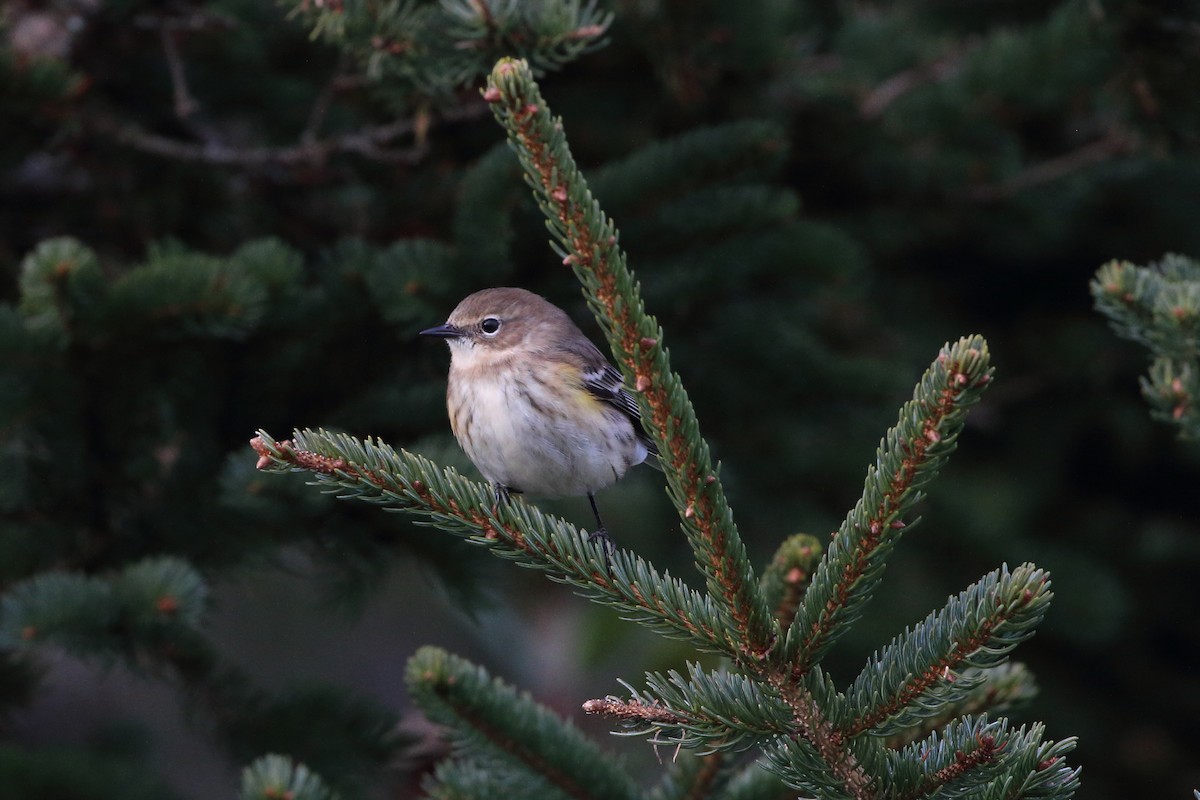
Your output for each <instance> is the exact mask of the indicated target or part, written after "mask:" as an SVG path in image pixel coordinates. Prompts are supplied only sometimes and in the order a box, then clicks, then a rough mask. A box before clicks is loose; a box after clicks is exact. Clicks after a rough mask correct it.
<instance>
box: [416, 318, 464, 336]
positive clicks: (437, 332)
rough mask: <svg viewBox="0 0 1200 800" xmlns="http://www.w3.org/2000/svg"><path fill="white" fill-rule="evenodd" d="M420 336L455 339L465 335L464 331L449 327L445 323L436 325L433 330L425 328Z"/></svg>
mask: <svg viewBox="0 0 1200 800" xmlns="http://www.w3.org/2000/svg"><path fill="white" fill-rule="evenodd" d="M420 335H421V336H436V337H438V338H439V339H457V338H458V337H460V336H464V335H466V331H464V330H463V329H462V328H460V327H458V326H457V325H451V324H450V323H449V322H447V323H446V324H445V325H438V326H436V327H433V328H426V329H425V330H423V331H421V333H420Z"/></svg>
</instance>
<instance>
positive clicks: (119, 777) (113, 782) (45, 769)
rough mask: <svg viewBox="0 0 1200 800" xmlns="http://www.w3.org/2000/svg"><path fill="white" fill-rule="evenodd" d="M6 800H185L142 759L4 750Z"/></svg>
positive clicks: (0, 767)
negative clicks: (151, 772) (116, 794)
mask: <svg viewBox="0 0 1200 800" xmlns="http://www.w3.org/2000/svg"><path fill="white" fill-rule="evenodd" d="M0 774H2V775H3V776H4V797H5V800H105V798H108V797H112V796H114V795H113V794H112V792H113V790H114V789H116V790H117V791H119V792H120V795H119V796H120V797H123V798H128V799H129V800H180V798H181V795H179V794H177V793H176V792H174V791H172V790H171V789H169V788H168V787H167V786H166V785H164V784H163V783H162V782H161V781H160V780H157V779H155V778H152V777H150V776H149V775H148V774H147V770H146V765H145V764H143V763H140V762H139V761H138V760H137V759H131V758H122V757H117V756H115V754H113V753H104V752H91V753H80V752H79V751H78V750H76V749H66V748H59V749H52V748H44V749H40V750H37V751H25V750H21V749H19V748H17V747H14V746H12V745H3V746H0Z"/></svg>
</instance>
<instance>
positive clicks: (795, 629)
mask: <svg viewBox="0 0 1200 800" xmlns="http://www.w3.org/2000/svg"><path fill="white" fill-rule="evenodd" d="M991 377H992V369H991V367H990V366H989V356H988V350H987V343H986V342H985V341H984V340H983V337H980V336H972V337H967V338H963V339H960V340H959V341H958V342H957V343H955V344H954V345H946V346H945V347H943V348H942V352H941V354H940V355H939V356H938V358H937V360H936V361H935V362H934V363H933V364H932V365H931V366H930V367H929V369H928V370H927V371H926V373H925V375H924V376H923V377H922V379H921V382H920V383H919V384H918V385H917V388H916V389H915V390H914V392H913V399H912V400H910V401H909V402H908V403H906V404H905V405H904V407H903V408H901V410H900V416H899V421H898V422H897V424H896V426H895V427H893V428H892V429H890V430H889V431H888V433H887V435H886V436H885V438H884V440H883V442H882V443H881V444H880V446H879V449H878V451H877V453H876V463H875V465H874V466H872V467H871V468H869V469H868V470H867V479H866V482H865V487H864V490H863V496H862V498H860V499H859V501H858V503H857V504H856V505H855V506H854V508H853V509H852V510H851V511H850V513H849V514H848V515H847V517H846V519H845V521H844V522H843V523H842V525H841V527H840V528H839V529H838V531H837V533H836V534H835V535H834V537H833V540H832V541H831V542H830V545H829V549H828V551H826V553H825V557H824V558H823V559H822V561H821V563H820V564H819V565H818V567H817V571H816V574H815V575H814V576H813V580H812V583H811V585H810V586H809V589H808V592H807V594H806V595H805V598H804V601H803V603H802V604H801V607H800V611H799V613H798V614H797V615H796V618H795V620H794V621H793V622H792V625H791V627H790V629H789V630H788V634H787V642H786V646H785V648H784V649H783V655H782V658H783V659H784V660H785V661H786V662H787V663H788V664H790V665H791V669H792V671H793V673H794V674H797V675H799V674H803V673H804V672H805V671H806V670H807V669H808V668H809V667H810V666H812V665H813V664H815V663H816V662H817V661H818V660H819V659H820V658H821V656H822V655H823V654H824V653H825V651H826V650H827V649H828V648H829V646H830V645H832V643H833V642H834V640H836V638H837V637H838V636H840V635H841V633H842V632H843V631H845V629H846V626H847V624H848V623H849V622H851V621H852V620H854V619H856V618H857V617H858V615H859V614H860V613H861V609H862V606H863V605H864V604H865V603H866V601H867V600H868V599H870V597H871V595H872V594H873V592H874V590H875V587H876V586H877V585H878V583H879V580H880V577H881V575H882V572H883V567H884V559H885V558H886V556H887V554H888V553H889V552H891V549H892V547H893V546H894V545H895V543H896V541H897V540H898V539H899V537H900V533H901V531H902V530H903V529H904V528H905V526H906V525H907V523H906V522H905V521H904V516H905V515H906V514H907V513H908V512H909V511H910V510H911V509H912V507H913V506H914V505H916V503H917V502H919V501H920V500H921V499H922V498H923V496H924V493H923V492H922V488H923V487H924V486H925V484H926V483H928V482H929V480H930V479H931V478H932V477H933V476H934V475H935V474H936V473H937V471H938V469H939V468H940V467H941V466H942V464H943V463H945V460H946V458H947V457H948V456H949V454H950V453H951V452H952V451H953V450H954V448H955V446H956V444H957V440H958V434H959V432H960V431H961V430H962V427H963V423H964V420H965V417H966V412H967V409H968V408H969V407H970V406H972V405H974V403H975V402H976V401H978V399H979V396H980V394H981V393H982V392H983V390H984V389H985V388H987V386H988V384H989V383H990V382H991Z"/></svg>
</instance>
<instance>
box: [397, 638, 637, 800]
mask: <svg viewBox="0 0 1200 800" xmlns="http://www.w3.org/2000/svg"><path fill="white" fill-rule="evenodd" d="M405 680H406V682H407V684H408V688H409V691H410V692H411V693H412V696H413V699H414V700H416V702H417V703H418V704H420V706H421V708H422V710H423V711H424V712H425V714H426V716H428V717H429V719H431V720H433V721H434V722H437V723H439V724H440V725H443V726H445V727H446V728H447V730H448V732H449V734H450V736H451V738H452V740H453V741H454V743H455V749H456V752H457V754H458V757H459V759H461V761H462V762H464V764H465V767H464V768H465V770H466V772H467V774H468V775H477V774H478V771H479V770H480V768H481V767H482V768H483V771H484V772H485V773H488V777H487V784H485V787H491V789H493V790H494V789H495V787H497V786H500V785H504V784H506V783H509V784H510V785H524V786H525V787H526V791H529V790H530V789H532V793H531V794H527V795H525V796H529V797H546V798H557V797H563V798H568V797H574V798H581V797H590V798H596V799H597V800H600V798H605V799H609V798H611V800H621V799H622V798H633V797H637V796H638V795H639V793H638V792H637V790H636V788H635V786H634V784H633V781H632V780H631V779H630V776H629V772H628V770H627V768H625V767H624V766H623V765H622V764H621V762H620V760H619V759H616V758H614V757H613V756H612V755H611V754H606V753H603V752H601V751H600V750H599V749H598V748H597V747H596V746H595V745H594V744H592V743H591V742H590V741H589V740H587V739H586V738H585V737H584V736H583V735H582V734H580V733H579V732H578V731H577V730H576V729H575V728H574V727H572V726H570V725H569V724H567V723H565V722H563V721H562V720H560V719H559V718H558V717H556V716H555V715H554V714H552V713H551V712H549V711H548V710H546V709H545V708H542V707H540V706H538V705H537V704H535V703H534V702H533V701H532V700H530V699H529V697H528V696H522V695H518V694H517V692H516V691H515V690H514V689H512V688H511V687H509V686H506V685H504V684H503V683H501V682H500V681H498V680H495V679H493V678H492V677H491V676H489V675H488V674H487V672H486V671H484V670H483V669H482V668H480V667H477V666H474V665H473V664H470V663H468V662H466V661H463V660H462V659H460V658H456V657H454V656H452V655H450V654H448V653H446V652H444V651H442V650H439V649H437V648H432V647H426V648H423V649H421V650H419V651H418V652H417V653H416V655H414V656H413V657H412V658H411V659H410V660H409V662H408V668H407V670H406V672H405ZM455 772H457V770H455ZM514 772H515V774H514ZM438 778H439V782H440V783H442V784H443V785H445V784H446V783H447V782H448V780H449V781H455V782H458V781H461V780H463V778H460V777H451V771H450V768H449V767H443V769H442V771H441V772H440V774H439V776H438ZM480 788H481V787H479V786H476V787H474V788H473V789H472V791H471V792H470V793H469V794H466V796H471V797H486V796H488V795H487V794H479V793H478V791H479V789H480Z"/></svg>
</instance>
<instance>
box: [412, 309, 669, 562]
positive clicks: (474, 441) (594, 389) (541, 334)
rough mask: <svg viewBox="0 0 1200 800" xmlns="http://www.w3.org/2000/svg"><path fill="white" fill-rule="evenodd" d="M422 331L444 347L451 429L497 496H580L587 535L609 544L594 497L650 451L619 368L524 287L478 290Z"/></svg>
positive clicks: (652, 450)
mask: <svg viewBox="0 0 1200 800" xmlns="http://www.w3.org/2000/svg"><path fill="white" fill-rule="evenodd" d="M421 334H422V335H424V336H438V337H441V338H443V339H445V340H446V341H447V342H448V343H449V345H450V382H449V386H448V387H447V389H446V406H447V409H448V410H449V413H450V427H451V429H452V430H453V431H454V436H455V438H456V439H458V443H459V445H461V446H462V449H463V450H464V451H466V454H467V457H468V458H470V459H471V462H472V463H474V464H475V466H476V467H477V468H478V469H479V471H480V472H481V473H483V477H484V478H486V479H487V480H488V481H490V482H491V484H492V488H493V490H494V491H495V493H496V502H497V503H500V502H502V501H506V500H507V499H508V495H509V493H510V492H511V493H521V492H527V493H529V494H532V495H538V496H541V497H575V496H579V495H587V498H588V501H589V502H590V503H591V506H592V513H593V514H595V515H596V524H597V525H598V526H599V527H598V529H597V530H596V531H595V532H593V534H592V538H596V537H599V538H602V539H604V540H605V541H610V538H609V536H608V532H607V530H606V529H605V527H604V522H603V521H602V520H601V519H600V511H599V510H598V509H597V508H596V497H595V493H596V492H597V491H599V490H600V489H603V488H604V487H606V486H610V485H612V484H613V483H615V482H616V481H618V480H619V479H620V478H621V476H623V475H624V474H625V472H626V471H627V470H628V469H629V468H630V467H632V466H634V465H635V464H640V463H642V462H643V461H645V460H646V459H647V458H649V457H651V456H654V457H657V456H658V450H657V448H655V446H654V443H653V442H651V441H650V439H649V438H647V436H646V433H645V431H644V430H643V428H642V421H641V412H640V410H639V409H638V404H637V399H636V398H634V396H633V395H632V394H631V393H630V391H629V390H628V389H627V388H626V387H625V384H624V381H623V379H622V376H621V373H620V372H619V371H618V370H617V368H616V367H614V366H613V365H612V364H610V363H609V362H608V360H607V359H606V358H605V357H604V355H603V354H602V353H601V352H600V350H599V349H598V348H597V347H596V346H595V345H594V344H592V343H591V342H590V341H589V340H588V339H587V337H586V336H584V335H583V332H582V331H581V330H579V328H578V327H577V326H576V325H575V323H574V322H572V321H571V318H570V317H568V316H567V314H566V312H564V311H563V310H562V309H561V308H558V307H557V306H555V305H553V304H552V303H550V302H549V301H547V300H545V299H544V298H542V297H539V296H538V295H536V294H534V293H533V292H528V291H526V290H524V289H513V288H498V289H484V290H483V291H480V292H476V293H475V294H472V295H470V296H468V297H467V298H466V299H464V300H463V301H462V302H461V303H459V304H458V307H457V308H455V309H454V311H453V312H451V314H450V317H449V319H447V320H446V324H444V325H438V326H437V327H435V328H429V329H427V330H423V331H421ZM651 463H652V464H653V465H654V466H657V461H656V460H652V461H651Z"/></svg>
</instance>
